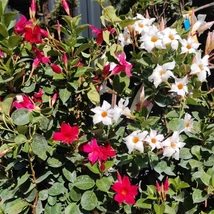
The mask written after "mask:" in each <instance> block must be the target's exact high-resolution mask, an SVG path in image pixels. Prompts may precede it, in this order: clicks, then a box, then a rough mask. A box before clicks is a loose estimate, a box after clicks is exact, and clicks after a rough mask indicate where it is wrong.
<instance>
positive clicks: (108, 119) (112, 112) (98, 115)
mask: <svg viewBox="0 0 214 214" xmlns="http://www.w3.org/2000/svg"><path fill="white" fill-rule="evenodd" d="M128 104H129V100H128V98H127V99H126V100H124V99H122V98H121V99H120V101H119V102H118V105H115V106H114V108H112V107H111V105H110V104H109V103H108V102H107V101H105V100H104V101H103V104H102V106H101V107H100V106H97V107H95V108H92V109H91V111H93V112H94V113H95V115H94V116H93V123H94V124H97V123H99V122H102V123H103V124H104V125H112V124H113V122H114V121H115V122H117V121H118V119H119V118H120V117H121V115H125V116H126V117H129V115H130V109H129V108H128V107H127V106H128Z"/></svg>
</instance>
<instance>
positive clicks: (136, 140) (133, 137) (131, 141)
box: [123, 130, 148, 154]
mask: <svg viewBox="0 0 214 214" xmlns="http://www.w3.org/2000/svg"><path fill="white" fill-rule="evenodd" d="M147 134H148V132H147V131H143V132H142V131H141V130H137V131H134V132H132V133H131V134H130V135H128V136H127V137H125V138H123V140H124V141H125V142H124V143H125V144H126V146H127V147H128V150H129V151H128V152H129V154H130V153H131V152H132V151H133V150H134V149H136V150H138V151H140V152H144V145H143V141H144V139H145V137H146V135H147Z"/></svg>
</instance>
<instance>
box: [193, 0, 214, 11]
mask: <svg viewBox="0 0 214 214" xmlns="http://www.w3.org/2000/svg"><path fill="white" fill-rule="evenodd" d="M212 6H214V2H212V3H209V4H205V5H203V6H201V7H198V8H196V9H194V12H198V11H199V10H203V9H205V8H207V7H212Z"/></svg>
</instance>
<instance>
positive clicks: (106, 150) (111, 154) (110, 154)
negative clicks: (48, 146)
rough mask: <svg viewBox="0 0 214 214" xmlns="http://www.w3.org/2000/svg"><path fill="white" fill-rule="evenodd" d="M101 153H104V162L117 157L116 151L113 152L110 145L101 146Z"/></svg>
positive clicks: (102, 157)
mask: <svg viewBox="0 0 214 214" xmlns="http://www.w3.org/2000/svg"><path fill="white" fill-rule="evenodd" d="M100 151H101V153H102V156H101V159H102V160H103V161H107V159H108V158H109V157H110V158H112V157H114V156H115V155H116V151H115V150H113V148H112V147H111V146H110V144H108V145H107V146H105V147H104V146H101V147H100Z"/></svg>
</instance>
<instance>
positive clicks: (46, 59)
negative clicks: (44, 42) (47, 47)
mask: <svg viewBox="0 0 214 214" xmlns="http://www.w3.org/2000/svg"><path fill="white" fill-rule="evenodd" d="M32 51H33V52H34V53H35V55H36V58H35V59H34V61H33V67H34V68H36V67H37V66H38V65H39V64H40V63H44V64H46V63H50V62H51V61H50V59H49V57H45V55H44V53H43V51H40V50H39V49H38V48H36V47H33V48H32Z"/></svg>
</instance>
